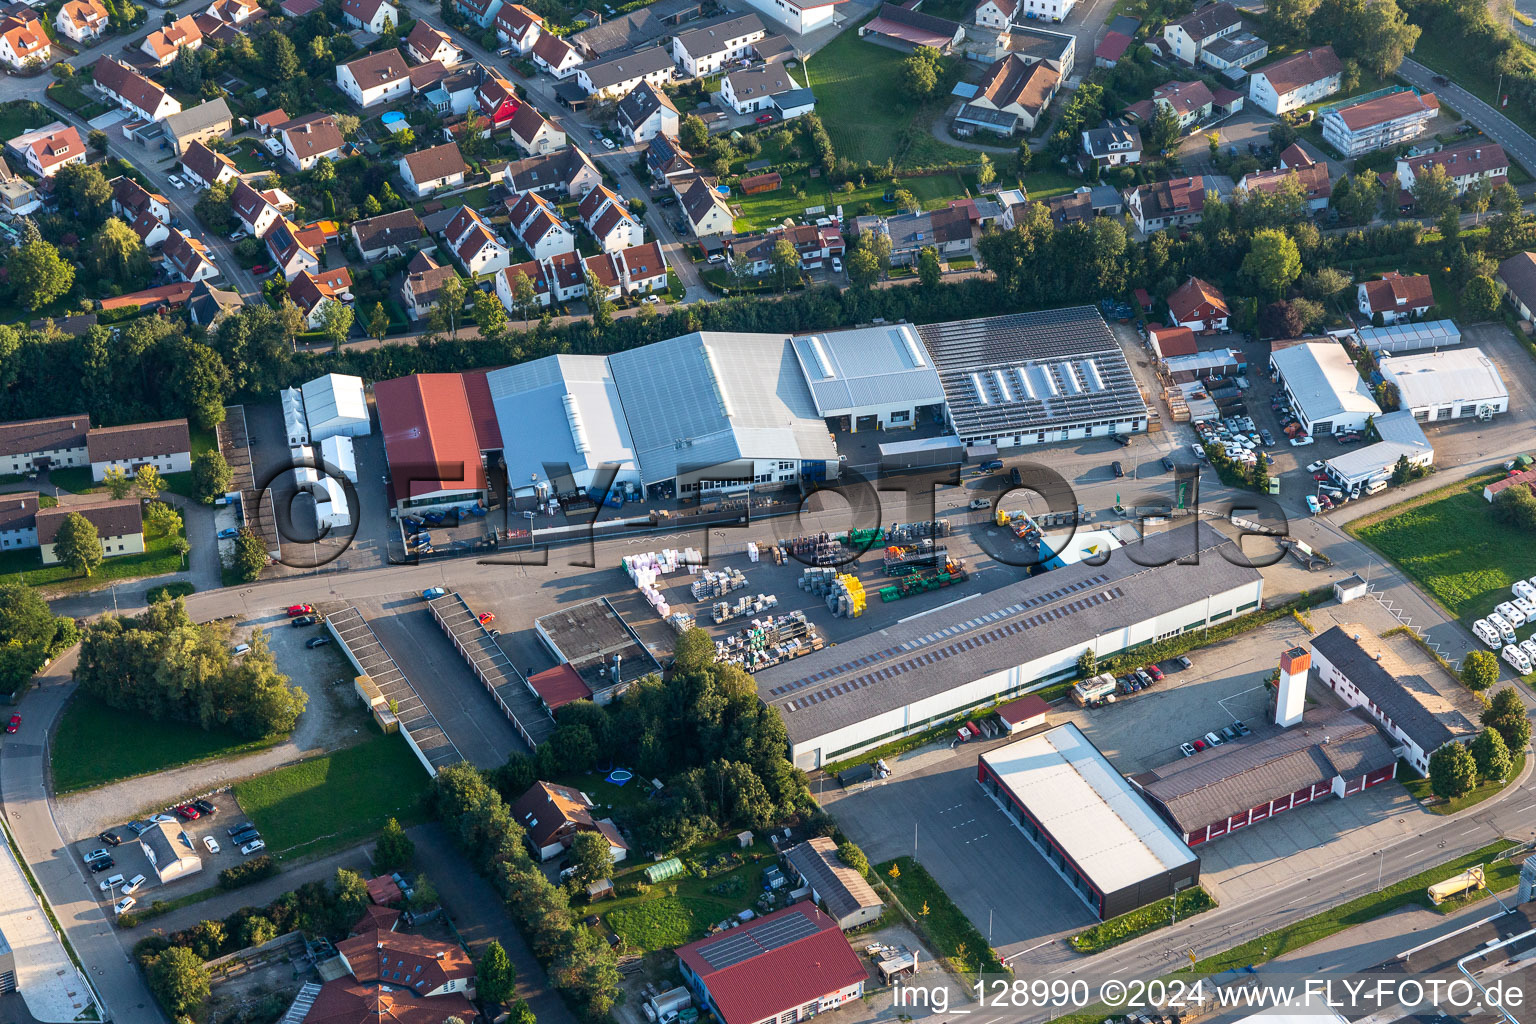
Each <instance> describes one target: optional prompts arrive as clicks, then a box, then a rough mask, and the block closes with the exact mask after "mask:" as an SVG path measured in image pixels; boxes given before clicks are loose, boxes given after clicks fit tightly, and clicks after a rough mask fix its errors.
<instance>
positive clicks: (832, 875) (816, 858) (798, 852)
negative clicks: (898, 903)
mask: <svg viewBox="0 0 1536 1024" xmlns="http://www.w3.org/2000/svg"><path fill="white" fill-rule="evenodd" d="M784 860H785V861H786V862H787V863H788V865H789V867H790V869H791V870H793V871H794V873H795V877H796V878H797V879H798V880H799V882H800V884H801V885H805V886H809V887H810V890H811V902H812V903H815V904H817V905H818V906H824V907H826V908H827V913H828V914H829V915H830V916H831V917H832V918H833V920H835V921H836V922H837V926H838V927H839V928H841V929H843V930H844V931H848V930H849V929H851V928H858V927H861V926H863V925H867V924H872V923H874V922H875V921H877V920H879V918H880V915H881V913H883V912H884V910H885V901H884V900H882V899H881V898H880V897H879V896H878V895H876V894H875V890H874V887H873V886H871V885H870V884H869V882H868V881H866V880H865V878H864V876H863V875H861V874H859V872H858V869H857V868H854V867H851V866H849V865H848V864H845V863H844V862H843V859H842V857H841V855H839V854H838V852H837V843H836V841H835V840H833V839H832V837H831V836H817V837H815V838H812V839H808V840H806V841H805V842H803V843H799V844H797V845H795V846H792V847H790V848H789V849H788V850H787V851H785V853H784Z"/></svg>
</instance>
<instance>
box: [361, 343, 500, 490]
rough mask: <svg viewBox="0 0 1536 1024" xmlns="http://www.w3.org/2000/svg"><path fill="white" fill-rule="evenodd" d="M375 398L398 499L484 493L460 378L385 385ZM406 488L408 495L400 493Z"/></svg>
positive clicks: (421, 376)
mask: <svg viewBox="0 0 1536 1024" xmlns="http://www.w3.org/2000/svg"><path fill="white" fill-rule="evenodd" d="M373 394H374V400H375V404H376V405H377V406H378V409H379V426H380V431H381V433H383V435H384V450H385V455H386V457H387V459H388V461H389V466H390V470H391V472H392V473H393V475H394V478H395V491H396V494H397V495H398V496H399V497H401V498H412V497H417V496H419V495H423V494H431V493H432V492H434V491H474V490H484V489H485V465H484V463H483V462H482V460H481V457H480V445H479V441H478V439H477V437H476V434H475V419H474V415H473V414H472V413H471V412H470V408H469V398H468V396H467V394H466V393H465V389H464V379H463V377H462V376H461V375H460V374H457V373H418V374H415V375H413V376H410V377H397V378H395V379H394V380H383V381H379V382H378V383H377V384H375V385H374V386H373ZM411 476H416V477H420V478H421V479H408V477H411ZM402 487H405V488H407V489H408V491H407V493H404V494H401V493H400V489H401V488H402Z"/></svg>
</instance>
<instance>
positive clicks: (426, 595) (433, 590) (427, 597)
mask: <svg viewBox="0 0 1536 1024" xmlns="http://www.w3.org/2000/svg"><path fill="white" fill-rule="evenodd" d="M446 593H448V591H446V590H444V589H443V588H442V587H428V588H427V589H426V590H423V591H422V592H421V598H422V600H424V601H431V600H434V599H435V598H439V597H442V596H443V595H444V594H446Z"/></svg>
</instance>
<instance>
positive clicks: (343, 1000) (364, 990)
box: [304, 978, 475, 1024]
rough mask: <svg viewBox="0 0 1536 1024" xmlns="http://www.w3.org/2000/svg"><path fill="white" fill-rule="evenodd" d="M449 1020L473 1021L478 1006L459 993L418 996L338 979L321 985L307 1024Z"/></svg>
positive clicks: (409, 1023) (400, 1023)
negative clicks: (455, 1018)
mask: <svg viewBox="0 0 1536 1024" xmlns="http://www.w3.org/2000/svg"><path fill="white" fill-rule="evenodd" d="M449 1017H457V1018H458V1019H459V1020H463V1021H472V1020H474V1019H475V1007H474V1004H473V1003H471V1002H470V1001H469V1000H467V999H465V998H464V997H463V996H462V995H460V994H459V993H457V992H445V993H443V994H442V995H438V996H431V997H418V996H415V995H413V994H411V992H409V991H407V990H404V989H400V988H395V987H393V986H389V985H371V984H366V983H362V982H357V981H353V980H352V979H350V978H338V979H336V980H335V981H328V982H326V983H325V984H324V985H322V986H320V994H319V995H318V996H316V997H315V1003H314V1005H313V1006H311V1007H310V1008H309V1012H308V1013H307V1014H305V1015H304V1021H305V1024H443V1022H444V1021H445V1020H447V1019H448V1018H449Z"/></svg>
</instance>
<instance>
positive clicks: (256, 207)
mask: <svg viewBox="0 0 1536 1024" xmlns="http://www.w3.org/2000/svg"><path fill="white" fill-rule="evenodd" d="M229 206H230V209H232V210H234V211H235V216H236V217H238V218H240V225H241V226H242V227H243V228H245V230H246V232H247V233H248V234H250V235H252V236H253V237H255V238H263V237H265V236H266V233H267V232H268V231H270V230H271V229H272V225H273V224H276V223H277V222H278V221H280V220H282V219H283V211H284V210H289V209H292V208H293V206H294V203H293V200H292V199H290V198H288V194H287V193H285V192H283V191H282V190H281V189H267V190H266V191H264V192H258V191H256V190H255V189H254V188H252V187H251V186H250V185H249V184H247V183H246V182H244V181H242V182H240V184H238V185H236V186H235V190H234V191H233V192H231V193H230V195H229Z"/></svg>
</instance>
